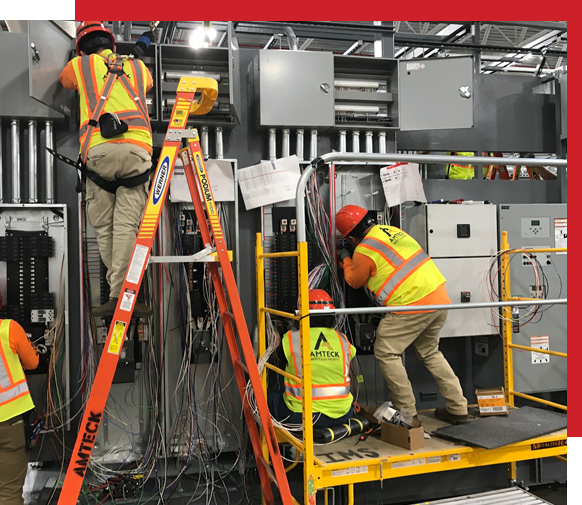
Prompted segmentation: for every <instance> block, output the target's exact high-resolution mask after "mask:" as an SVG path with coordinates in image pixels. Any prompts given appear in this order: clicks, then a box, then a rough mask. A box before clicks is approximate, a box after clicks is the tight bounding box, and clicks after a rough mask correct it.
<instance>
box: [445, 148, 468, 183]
mask: <svg viewBox="0 0 582 505" xmlns="http://www.w3.org/2000/svg"><path fill="white" fill-rule="evenodd" d="M454 155H455V156H474V155H475V153H474V152H469V151H465V152H457V153H454ZM447 176H448V178H449V179H460V180H468V179H474V178H475V169H474V168H473V165H462V164H461V163H450V164H449V165H448V166H447Z"/></svg>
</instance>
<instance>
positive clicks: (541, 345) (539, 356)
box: [531, 335, 550, 365]
mask: <svg viewBox="0 0 582 505" xmlns="http://www.w3.org/2000/svg"><path fill="white" fill-rule="evenodd" d="M531 347H534V348H536V349H543V350H544V351H549V350H550V337H549V336H548V335H542V336H540V337H531ZM531 362H532V364H533V365H543V364H545V363H549V362H550V355H549V354H544V353H542V352H534V351H532V353H531Z"/></svg>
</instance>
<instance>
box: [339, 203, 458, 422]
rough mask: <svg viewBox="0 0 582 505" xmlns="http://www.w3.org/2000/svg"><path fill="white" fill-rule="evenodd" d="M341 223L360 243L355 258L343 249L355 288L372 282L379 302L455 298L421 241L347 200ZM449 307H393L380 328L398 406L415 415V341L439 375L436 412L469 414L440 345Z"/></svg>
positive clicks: (384, 364) (380, 351) (378, 351)
mask: <svg viewBox="0 0 582 505" xmlns="http://www.w3.org/2000/svg"><path fill="white" fill-rule="evenodd" d="M336 226H337V229H338V231H339V232H340V233H341V234H342V236H343V237H344V238H345V239H346V240H348V242H349V243H350V244H351V245H352V246H353V247H354V248H355V251H354V255H353V257H350V254H349V253H348V252H347V251H346V250H345V249H343V250H340V251H338V259H339V261H340V264H339V266H340V268H342V269H343V271H344V278H345V280H346V282H347V283H348V284H349V285H350V286H351V287H353V288H356V289H357V288H361V287H362V286H364V285H367V287H368V289H369V290H370V291H371V292H372V293H373V294H374V297H375V298H376V300H377V302H378V303H379V304H380V305H383V306H388V305H395V306H402V305H441V304H442V305H446V304H450V303H451V301H450V299H449V297H448V295H447V290H446V288H445V278H444V277H443V276H442V275H441V273H440V272H439V270H438V268H437V267H436V265H435V264H434V262H433V261H432V260H431V259H430V257H429V256H428V255H427V254H426V253H425V252H424V251H423V250H422V248H421V247H420V245H419V244H418V242H416V240H414V239H413V238H412V237H411V236H410V235H408V234H407V233H405V232H403V231H402V230H400V229H399V228H396V227H394V226H379V225H376V222H375V220H374V219H373V218H372V217H368V212H367V211H366V209H363V208H361V207H357V206H355V205H346V206H345V207H343V208H342V209H341V210H340V211H339V212H338V213H337V215H336ZM447 313H448V311H447V310H444V309H443V310H432V311H414V312H400V313H394V312H388V313H387V314H386V316H385V317H384V318H383V319H382V321H380V324H379V325H378V329H377V331H376V342H375V344H374V355H375V356H376V359H377V360H378V362H379V365H380V369H381V370H382V373H383V375H384V377H385V379H386V382H387V383H388V388H389V389H390V392H391V399H392V403H393V404H394V406H395V407H396V408H397V409H398V410H400V411H401V412H405V413H407V414H409V415H411V416H415V415H416V413H417V412H416V401H415V398H414V392H413V390H412V386H411V384H410V381H409V380H408V375H407V374H406V369H405V368H404V365H403V363H402V358H401V356H402V354H403V353H404V351H405V350H406V349H407V348H408V347H409V346H410V345H413V346H414V349H415V351H416V354H417V356H418V357H419V359H421V360H422V362H423V363H424V365H425V366H426V368H427V369H428V371H429V372H430V373H431V374H432V376H433V377H434V378H435V380H436V382H437V384H438V386H439V389H440V391H441V394H442V395H443V397H444V398H445V400H446V408H438V409H436V411H435V416H436V417H437V418H439V419H441V420H444V421H448V422H451V423H453V424H457V423H462V422H465V421H466V419H467V400H466V398H465V397H464V396H463V390H462V388H461V383H460V382H459V379H458V378H457V376H456V375H455V373H454V372H453V369H452V368H451V366H450V365H449V363H448V362H447V360H446V359H445V357H444V356H443V355H442V353H441V351H440V350H439V333H440V330H441V328H442V327H443V326H444V324H445V320H446V318H447Z"/></svg>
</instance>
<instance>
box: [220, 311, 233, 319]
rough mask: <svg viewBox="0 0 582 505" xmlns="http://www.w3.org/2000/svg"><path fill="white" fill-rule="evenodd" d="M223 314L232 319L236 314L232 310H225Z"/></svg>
mask: <svg viewBox="0 0 582 505" xmlns="http://www.w3.org/2000/svg"><path fill="white" fill-rule="evenodd" d="M222 315H223V316H228V317H230V318H231V319H234V314H233V313H232V312H224V313H223V314H222Z"/></svg>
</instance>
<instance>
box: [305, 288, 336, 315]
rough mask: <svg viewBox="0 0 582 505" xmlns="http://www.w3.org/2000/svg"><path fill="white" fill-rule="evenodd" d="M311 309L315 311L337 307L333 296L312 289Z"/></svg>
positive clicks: (321, 290) (320, 290)
mask: <svg viewBox="0 0 582 505" xmlns="http://www.w3.org/2000/svg"><path fill="white" fill-rule="evenodd" d="M309 308H310V309H313V310H323V309H335V305H334V304H333V300H332V299H331V296H329V295H328V294H327V292H326V291H324V290H323V289H310V290H309Z"/></svg>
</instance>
